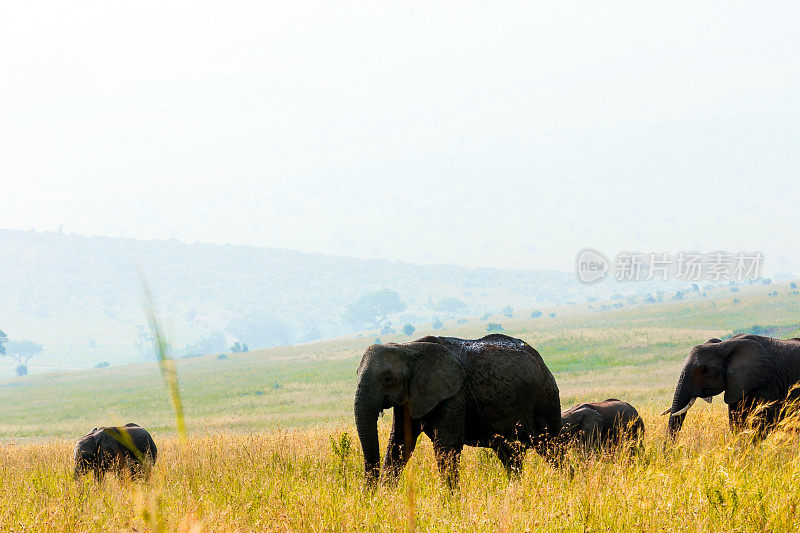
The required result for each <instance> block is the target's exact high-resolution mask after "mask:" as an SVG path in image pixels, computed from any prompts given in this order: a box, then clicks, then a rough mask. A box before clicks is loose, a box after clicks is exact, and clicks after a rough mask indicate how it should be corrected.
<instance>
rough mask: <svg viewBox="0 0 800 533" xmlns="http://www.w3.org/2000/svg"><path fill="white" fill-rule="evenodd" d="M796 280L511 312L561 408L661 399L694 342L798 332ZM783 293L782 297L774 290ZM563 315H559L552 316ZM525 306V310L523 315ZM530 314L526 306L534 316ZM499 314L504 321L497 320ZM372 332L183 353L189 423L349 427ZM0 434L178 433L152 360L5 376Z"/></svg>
mask: <svg viewBox="0 0 800 533" xmlns="http://www.w3.org/2000/svg"><path fill="white" fill-rule="evenodd" d="M796 292H797V291H794V290H792V289H791V288H790V287H789V286H788V284H785V283H780V284H772V285H770V286H768V287H765V286H752V287H749V288H746V289H742V291H741V292H738V293H730V292H729V291H727V290H725V289H724V288H720V289H717V290H716V291H715V292H711V293H710V294H709V295H708V296H709V297H708V298H703V297H702V296H701V295H699V294H698V295H695V296H694V297H691V298H689V299H687V300H684V301H674V302H669V303H664V304H654V305H642V304H632V305H626V306H625V307H623V308H621V309H615V310H609V311H599V310H598V308H599V307H600V304H598V303H595V304H592V305H593V308H592V309H589V308H588V307H587V306H583V307H580V306H565V307H560V308H553V309H548V310H547V313H546V314H545V315H544V317H542V318H538V319H531V318H513V319H507V318H506V319H504V320H502V325H503V327H504V329H505V331H506V333H508V334H510V335H514V336H518V337H521V338H523V339H525V340H526V341H527V342H529V343H530V344H531V345H532V346H534V347H535V348H536V349H537V350H539V352H540V353H541V354H542V356H543V357H544V360H545V362H546V363H547V365H548V366H549V368H550V369H551V370H552V371H553V372H554V374H555V377H556V380H557V382H558V385H559V388H560V390H561V401H562V405H563V406H564V407H567V406H569V405H572V404H574V403H576V402H578V401H588V400H591V399H603V398H606V397H610V396H615V397H620V398H623V399H626V400H629V401H631V402H632V403H635V404H637V405H655V406H662V405H664V404H665V403H666V402H667V401H668V399H669V397H670V394H671V391H672V389H673V387H674V385H675V379H676V371H677V369H678V367H679V365H680V363H681V361H682V360H683V358H684V357H685V355H686V353H687V350H688V348H689V347H690V346H692V345H694V344H696V343H699V342H703V341H705V340H706V339H708V338H709V337H712V336H718V337H724V336H726V335H731V334H733V333H734V332H736V331H740V330H741V331H750V330H753V328H754V327H756V326H758V327H760V328H762V329H763V328H765V327H767V326H781V329H780V330H775V331H776V334H780V335H781V336H792V335H798V334H799V333H800V325H798V323H800V294H797V293H796ZM770 293H777V295H772V296H771V295H770ZM550 312H553V313H555V314H556V316H555V317H554V318H551V317H549V316H548V315H549V313H550ZM519 314H523V313H519ZM527 315H529V313H524V314H523V316H527ZM491 320H492V321H495V320H497V321H500V319H498V318H495V317H493V318H491ZM428 333H433V334H439V335H452V336H460V337H467V338H475V337H480V336H482V335H484V334H485V333H486V321H485V320H484V321H481V320H477V319H473V320H470V321H467V322H466V323H464V324H457V323H456V321H449V322H447V323H446V327H445V328H444V329H440V330H436V331H434V330H426V329H424V328H420V329H419V330H418V331H416V332H415V333H414V335H413V337H408V336H405V335H390V336H385V337H384V338H383V339H382V341H384V342H387V341H405V340H409V339H410V338H416V337H419V336H422V335H424V334H428ZM373 341H374V338H373V337H372V336H370V337H366V336H365V337H362V338H358V337H355V336H352V337H346V338H341V339H336V340H331V341H324V342H317V343H311V344H307V345H300V346H293V347H282V348H274V349H270V350H261V351H256V352H251V353H247V354H228V355H227V356H226V358H224V359H219V358H217V357H216V356H206V357H199V358H194V359H186V360H180V361H178V362H177V364H178V369H179V376H180V383H181V392H182V395H183V399H184V405H185V408H186V412H187V418H188V424H189V428H190V430H191V431H193V432H194V433H197V434H209V433H218V432H231V431H237V432H241V431H247V432H254V431H263V430H267V429H274V428H281V427H282V428H289V427H297V426H314V425H341V424H349V423H350V422H351V420H352V397H353V391H354V390H355V369H356V367H357V364H358V361H359V359H360V357H361V354H362V353H363V350H364V348H365V347H366V346H368V345H369V344H371V343H372V342H373ZM0 406H2V407H1V408H2V414H3V416H2V417H0V439H5V440H8V439H25V438H31V437H35V438H42V437H52V436H62V437H73V436H77V435H81V434H83V433H84V432H85V431H86V430H88V429H91V428H92V427H94V426H97V425H104V424H106V425H107V424H110V423H112V422H115V421H119V422H128V421H135V422H137V423H140V424H141V425H143V426H145V427H148V428H151V429H152V430H154V431H155V432H157V433H159V434H167V433H169V432H170V431H172V427H173V422H172V411H171V407H170V404H169V401H168V397H167V394H166V390H165V388H164V385H163V383H162V381H161V377H160V375H159V372H158V368H157V367H156V365H155V363H136V364H131V365H125V366H120V367H111V368H105V369H92V370H83V371H73V372H62V373H52V374H47V375H37V376H27V377H25V378H16V377H7V378H3V379H0Z"/></svg>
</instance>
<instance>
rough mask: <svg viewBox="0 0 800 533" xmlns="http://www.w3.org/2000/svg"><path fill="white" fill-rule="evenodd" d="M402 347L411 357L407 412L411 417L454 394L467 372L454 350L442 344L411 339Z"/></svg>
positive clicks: (419, 415)
mask: <svg viewBox="0 0 800 533" xmlns="http://www.w3.org/2000/svg"><path fill="white" fill-rule="evenodd" d="M404 347H405V348H406V349H408V350H410V351H411V353H412V356H413V357H414V362H413V364H412V369H411V383H410V385H409V391H408V392H409V394H408V405H409V411H410V414H411V418H421V417H422V416H424V415H426V414H427V413H428V412H430V411H431V410H432V409H433V408H434V407H436V406H437V405H439V402H441V401H443V400H446V399H447V398H450V397H451V396H453V395H454V394H455V393H457V392H458V390H459V389H460V388H461V385H462V383H464V378H465V377H466V376H467V374H466V372H465V371H464V367H462V366H461V363H459V362H458V360H457V359H456V356H455V355H454V354H453V352H451V351H450V350H448V349H447V348H445V347H444V346H442V345H441V344H438V343H433V342H410V343H408V344H406V345H404Z"/></svg>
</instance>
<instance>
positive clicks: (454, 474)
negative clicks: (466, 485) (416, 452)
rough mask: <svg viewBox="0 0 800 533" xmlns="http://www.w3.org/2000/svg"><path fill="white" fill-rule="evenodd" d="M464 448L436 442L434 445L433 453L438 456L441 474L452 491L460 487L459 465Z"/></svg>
mask: <svg viewBox="0 0 800 533" xmlns="http://www.w3.org/2000/svg"><path fill="white" fill-rule="evenodd" d="M462 448H463V446H461V445H458V446H445V445H442V444H440V443H436V442H434V444H433V453H434V455H435V456H436V464H437V465H438V466H439V473H440V474H441V476H442V480H443V481H444V482H445V483H446V484H447V486H448V487H450V488H451V489H454V488H456V487H458V463H459V461H460V460H461V449H462Z"/></svg>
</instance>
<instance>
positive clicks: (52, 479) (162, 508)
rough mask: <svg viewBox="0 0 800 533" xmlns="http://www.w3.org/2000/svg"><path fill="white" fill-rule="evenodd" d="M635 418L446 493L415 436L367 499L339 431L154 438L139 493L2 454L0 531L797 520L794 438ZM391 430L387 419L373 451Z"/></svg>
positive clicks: (574, 526)
mask: <svg viewBox="0 0 800 533" xmlns="http://www.w3.org/2000/svg"><path fill="white" fill-rule="evenodd" d="M643 415H644V418H645V422H646V424H647V434H646V439H645V443H644V447H643V449H642V451H641V453H639V454H638V455H637V456H635V457H632V458H629V457H627V456H625V455H620V454H617V455H613V454H611V455H607V456H605V457H600V458H591V459H586V458H583V457H580V456H577V455H571V456H570V457H569V460H568V464H567V465H566V466H564V467H562V468H554V467H552V466H550V465H549V464H548V463H546V462H544V461H543V460H542V459H541V458H540V457H539V456H537V455H535V454H533V453H529V455H528V457H527V459H526V461H525V467H524V471H523V474H522V476H521V477H520V478H519V479H513V480H508V479H507V478H506V476H505V472H504V470H503V469H502V467H501V466H500V463H499V461H498V460H497V459H496V457H495V456H494V454H493V453H491V452H488V451H487V450H483V449H477V448H465V453H464V455H463V457H462V464H461V484H460V487H459V489H458V490H457V491H454V492H450V491H449V490H448V489H447V488H446V487H445V486H444V485H443V484H442V483H441V482H440V481H439V477H438V474H437V472H436V469H435V464H434V459H433V453H432V450H431V445H430V442H429V441H428V439H427V438H426V437H424V436H423V437H421V440H420V444H419V447H418V448H417V451H416V452H415V454H414V457H413V458H412V460H411V462H410V464H409V466H408V468H407V469H406V470H405V472H404V473H403V475H402V477H401V478H400V480H399V482H398V484H397V486H381V487H379V488H378V489H376V490H375V491H371V490H368V489H366V488H365V487H364V484H363V481H362V466H361V454H360V450H359V447H358V441H357V439H356V438H355V437H352V435H353V434H354V433H353V430H352V428H350V427H339V428H329V429H313V430H295V431H274V432H271V433H266V434H257V435H245V434H227V435H220V436H210V437H190V438H189V439H188V440H187V442H186V445H185V446H179V445H178V440H177V439H176V438H175V437H170V438H168V439H159V438H158V436H156V443H157V445H158V447H159V459H158V462H157V464H156V467H155V469H154V472H153V475H152V477H151V479H150V481H149V482H147V483H139V482H130V481H127V480H119V479H117V478H115V477H113V476H107V477H106V480H105V481H104V482H103V483H102V484H100V485H98V484H96V483H95V482H94V480H93V479H92V477H91V476H86V477H84V478H82V479H80V480H79V481H77V482H75V481H73V480H72V478H71V468H72V464H71V454H72V447H73V445H74V443H73V442H70V441H65V440H58V441H52V442H48V443H43V444H12V445H5V446H3V447H1V448H0V529H2V530H21V531H26V530H27V531H62V530H67V531H88V530H135V531H159V530H161V531H252V530H277V531H349V530H371V531H374V530H378V531H398V530H406V531H410V530H415V529H416V530H420V531H426V530H443V531H525V530H530V531H537V530H546V531H554V530H559V531H560V530H565V531H578V530H581V531H608V530H629V531H663V530H679V531H781V530H790V529H793V526H794V525H795V523H796V522H798V520H800V518H799V517H798V516H797V505H798V502H800V483H798V480H800V457H798V455H800V452H798V440H797V438H796V437H795V436H794V435H792V434H788V433H781V432H778V433H776V434H774V435H772V436H770V437H769V438H768V439H767V440H766V441H764V442H762V443H760V444H757V445H752V444H748V443H747V442H746V441H745V440H744V439H741V438H736V437H734V436H733V435H731V434H730V433H729V431H728V429H727V424H726V413H725V411H724V410H723V409H722V407H721V406H718V405H715V406H712V407H708V406H702V407H699V408H696V409H694V410H693V411H692V413H691V414H690V415H689V418H688V419H687V423H686V426H685V428H684V432H683V433H682V435H681V438H680V440H679V442H678V444H677V445H667V444H666V441H665V431H664V424H665V419H664V418H663V417H659V416H657V415H656V414H655V410H649V409H648V410H645V412H644V413H643ZM387 429H388V420H387V419H386V418H384V419H382V420H381V434H382V438H383V442H385V437H386V433H387ZM344 432H347V433H348V435H350V436H351V437H350V438H349V441H348V439H344V441H343V433H344ZM348 444H349V447H348Z"/></svg>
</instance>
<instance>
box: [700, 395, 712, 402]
mask: <svg viewBox="0 0 800 533" xmlns="http://www.w3.org/2000/svg"><path fill="white" fill-rule="evenodd" d="M713 399H714V397H713V396H706V397H705V398H703V401H704V402H706V403H711V400H713Z"/></svg>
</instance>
